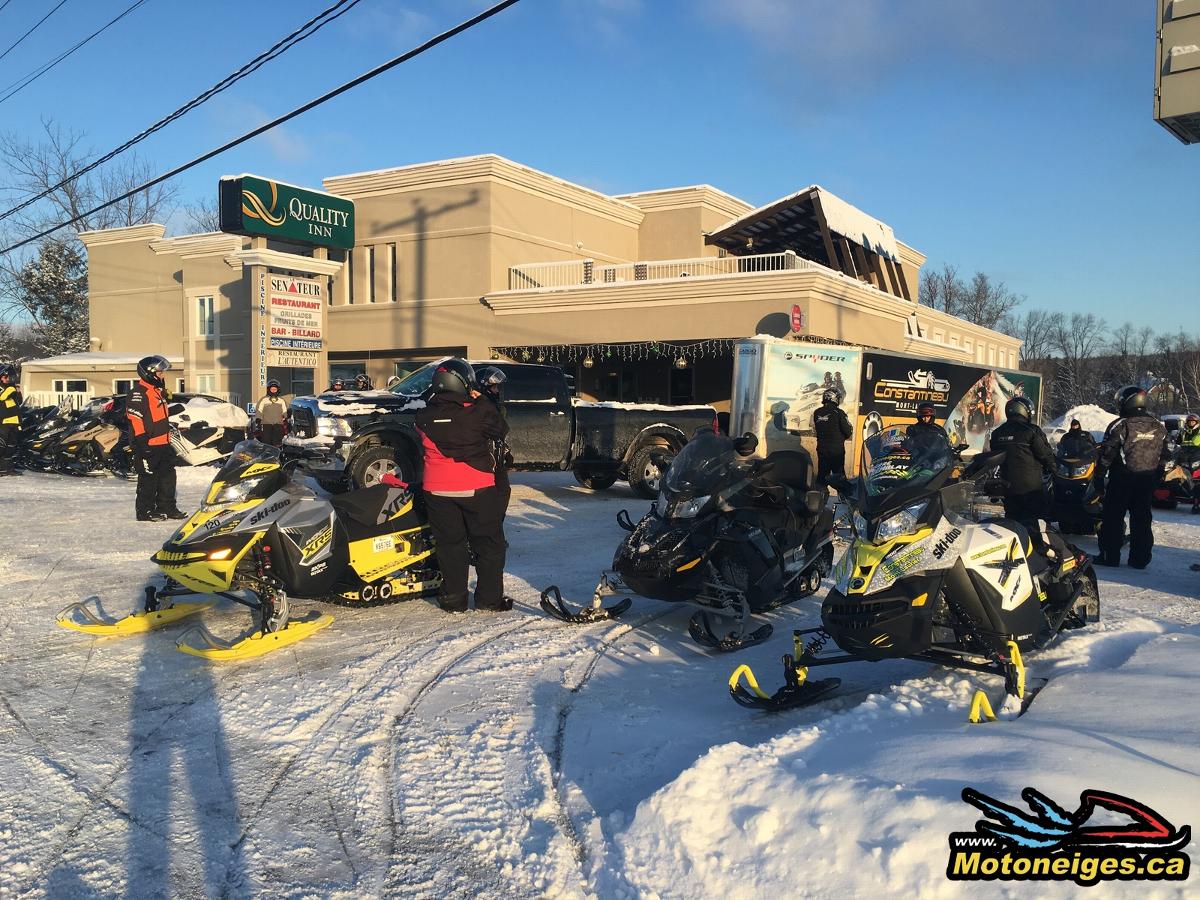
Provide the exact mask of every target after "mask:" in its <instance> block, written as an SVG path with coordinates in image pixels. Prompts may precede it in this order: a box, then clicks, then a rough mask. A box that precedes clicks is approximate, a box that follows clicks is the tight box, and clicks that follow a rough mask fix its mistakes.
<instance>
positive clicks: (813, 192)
mask: <svg viewBox="0 0 1200 900" xmlns="http://www.w3.org/2000/svg"><path fill="white" fill-rule="evenodd" d="M704 242H705V243H706V244H709V245H712V246H716V247H720V248H722V249H724V250H725V251H727V252H728V253H729V254H730V255H733V256H741V255H744V254H749V253H782V252H784V251H786V250H791V251H793V252H794V253H796V254H797V255H798V256H800V257H803V258H804V259H810V260H812V261H813V262H817V263H820V264H821V265H823V266H827V267H829V268H830V269H834V270H835V271H839V272H841V273H843V274H845V275H848V276H849V277H851V278H856V279H858V280H859V281H862V282H864V283H866V284H870V285H873V286H874V287H876V288H878V289H879V290H881V291H884V292H885V293H888V294H892V295H894V296H896V297H900V298H902V299H904V300H908V301H910V302H911V301H912V300H913V297H912V296H911V292H910V291H909V287H908V279H907V277H906V275H907V274H908V273H906V272H905V271H904V266H903V263H902V262H901V261H900V255H899V252H898V251H897V249H896V246H897V245H896V239H895V236H894V235H893V234H892V230H891V228H889V227H888V226H887V225H885V224H884V223H883V222H880V221H879V220H877V219H873V218H871V217H870V216H868V215H867V214H866V213H864V212H862V211H861V210H858V209H856V208H855V207H853V206H851V205H850V204H849V203H846V201H844V200H842V199H840V198H839V197H837V196H835V195H833V194H831V193H829V192H828V191H826V190H824V189H822V188H820V187H818V186H817V185H813V186H811V187H808V188H805V189H804V190H802V191H798V192H797V193H795V194H791V195H790V196H787V197H784V198H783V199H782V200H776V201H775V202H773V203H769V204H767V205H766V206H762V207H759V208H758V209H756V210H753V211H751V212H749V213H747V214H746V215H744V216H741V217H740V218H737V219H734V220H733V221H731V222H728V223H727V224H725V225H723V226H721V228H719V229H718V230H716V231H714V232H712V233H711V234H707V235H705V238H704Z"/></svg>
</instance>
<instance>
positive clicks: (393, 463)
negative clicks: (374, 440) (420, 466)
mask: <svg viewBox="0 0 1200 900" xmlns="http://www.w3.org/2000/svg"><path fill="white" fill-rule="evenodd" d="M389 472H390V473H391V474H393V475H395V476H396V477H397V478H399V479H400V480H401V481H407V482H409V483H410V484H411V483H412V481H413V479H414V478H415V477H416V467H415V466H414V465H413V463H412V461H411V460H409V459H408V458H407V457H405V455H404V451H403V450H401V449H399V448H397V447H391V446H389V445H387V444H371V445H369V446H367V447H364V448H363V449H362V450H359V451H358V452H357V453H356V454H354V458H353V459H352V460H351V461H350V485H351V487H352V488H364V487H371V486H372V485H375V484H379V480H380V479H381V478H383V476H384V475H386V474H388V473H389Z"/></svg>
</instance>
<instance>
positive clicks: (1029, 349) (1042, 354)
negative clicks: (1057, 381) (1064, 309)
mask: <svg viewBox="0 0 1200 900" xmlns="http://www.w3.org/2000/svg"><path fill="white" fill-rule="evenodd" d="M1061 318H1062V313H1052V312H1047V311H1046V310H1044V309H1031V310H1028V311H1026V312H1025V313H1023V314H1021V315H1014V314H1011V313H1010V314H1009V315H1007V316H1005V318H1004V320H1003V321H1001V322H1000V323H999V326H998V327H999V328H1000V330H1001V331H1003V332H1004V333H1005V334H1010V335H1012V336H1013V337H1015V338H1017V339H1018V340H1020V341H1021V362H1022V363H1023V364H1024V363H1025V362H1035V361H1037V360H1043V359H1046V358H1048V357H1049V356H1050V354H1051V353H1052V352H1053V349H1054V330H1055V328H1056V327H1057V323H1058V320H1059V319H1061Z"/></svg>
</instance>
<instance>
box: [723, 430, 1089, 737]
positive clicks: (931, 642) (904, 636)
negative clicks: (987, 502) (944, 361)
mask: <svg viewBox="0 0 1200 900" xmlns="http://www.w3.org/2000/svg"><path fill="white" fill-rule="evenodd" d="M997 455H998V454H992V455H990V456H989V457H986V458H981V459H978V460H977V461H976V462H974V463H973V464H972V465H971V466H970V467H968V469H967V471H966V473H965V474H964V480H962V481H954V480H953V478H952V471H953V468H954V462H955V460H954V455H953V450H952V448H951V447H950V445H949V444H948V443H947V442H946V441H945V439H944V438H942V437H940V436H938V435H933V434H924V435H914V436H912V437H908V436H906V435H905V434H904V432H903V431H902V430H901V429H899V428H890V429H886V430H884V431H882V432H880V433H879V434H877V435H874V436H873V437H871V438H870V439H869V440H868V441H867V442H866V443H865V444H864V447H863V459H862V468H861V472H862V474H861V475H860V476H859V479H858V482H857V484H856V485H854V484H851V483H850V482H849V481H848V480H843V483H842V484H840V485H835V486H837V487H838V491H839V493H842V492H843V491H842V489H843V488H845V489H846V491H847V492H848V493H850V494H851V495H852V501H851V504H852V507H853V510H854V516H853V520H854V531H855V537H854V540H853V542H852V543H851V545H850V547H849V548H848V549H847V551H846V553H845V555H843V556H842V558H841V559H840V560H839V562H838V564H837V565H836V566H835V567H834V572H833V577H834V588H833V589H832V590H831V591H830V592H829V594H828V595H827V596H826V598H825V601H824V602H823V604H822V606H821V623H822V627H821V628H807V629H800V630H797V631H795V632H794V633H793V642H794V653H793V654H792V655H788V656H785V657H784V679H785V683H784V686H783V687H782V688H780V689H779V690H778V691H777V692H776V693H775V694H773V695H767V694H766V693H765V692H764V691H762V690H761V689H760V688H759V687H758V684H757V682H756V680H755V678H754V674H753V672H751V671H750V669H749V667H748V666H740V667H739V668H738V669H737V670H736V671H735V672H734V673H733V675H732V676H731V677H730V679H729V690H730V693H731V694H732V696H733V699H734V700H735V701H737V702H738V703H740V704H741V705H743V706H747V707H751V708H754V709H765V710H780V709H788V708H791V707H795V706H803V705H805V704H807V703H811V702H813V701H815V700H817V699H819V698H820V697H822V696H824V695H825V694H827V693H828V692H829V691H831V690H833V689H834V688H836V687H837V686H838V684H839V680H838V679H824V680H821V681H810V680H808V678H807V676H808V671H809V669H810V668H812V667H814V666H826V665H832V664H836V663H843V662H854V661H858V660H869V661H878V660H882V659H897V658H905V659H916V660H921V661H925V662H934V663H938V664H940V665H944V666H949V667H953V668H960V669H968V670H972V671H977V672H990V673H998V674H1001V675H1003V676H1004V679H1005V690H1006V692H1007V694H1008V695H1009V696H1010V697H1011V698H1013V699H1012V700H1011V701H1009V706H1010V707H1012V706H1014V705H1015V706H1016V707H1017V710H1018V714H1020V713H1021V712H1024V709H1025V708H1026V707H1027V705H1028V703H1029V701H1030V700H1031V699H1032V697H1033V695H1034V694H1035V693H1036V692H1037V690H1040V688H1041V685H1042V684H1043V683H1044V682H1040V683H1037V684H1033V683H1029V682H1027V680H1026V677H1025V667H1024V662H1023V660H1022V658H1021V654H1022V653H1023V652H1026V651H1029V650H1036V649H1041V648H1043V647H1045V646H1047V645H1048V644H1050V643H1051V642H1052V641H1053V640H1055V639H1056V638H1057V637H1058V635H1059V634H1060V632H1062V631H1063V630H1065V629H1068V628H1079V627H1083V626H1084V625H1085V624H1086V623H1089V622H1096V621H1099V615H1100V600H1099V593H1098V589H1097V585H1096V576H1095V573H1094V572H1093V571H1092V565H1091V560H1090V557H1089V556H1088V555H1087V554H1086V553H1085V552H1083V551H1082V550H1080V549H1078V548H1076V547H1073V546H1071V545H1070V544H1068V543H1067V542H1066V541H1064V540H1063V539H1062V537H1061V536H1060V535H1059V534H1058V533H1057V532H1054V531H1050V530H1048V528H1047V530H1043V531H1041V532H1040V533H1039V534H1030V533H1029V531H1028V530H1027V529H1026V528H1025V526H1023V525H1021V524H1020V523H1018V522H1015V521H1012V520H1008V519H1003V518H999V519H984V520H983V521H975V520H974V518H973V516H972V515H971V509H972V507H973V504H974V491H975V485H974V482H973V481H972V480H971V478H972V476H973V475H974V474H975V473H986V472H988V471H990V469H991V468H992V467H993V466H994V465H995V464H996V461H997V460H996V458H995V457H996V456H997ZM980 477H983V476H982V475H981V476H980ZM830 641H832V642H833V643H834V644H836V645H837V647H838V648H839V649H840V650H841V652H840V653H833V654H826V653H822V652H821V651H822V649H823V648H824V647H825V645H826V644H827V643H829V642H830ZM743 680H744V681H745V685H743V683H742V682H743ZM990 710H991V704H989V703H988V702H987V700H986V696H984V695H983V694H982V692H980V693H979V694H978V695H977V698H976V702H975V704H974V705H973V710H972V719H973V720H978V719H979V718H980V717H981V716H984V715H987V713H989V712H990ZM989 718H994V716H989Z"/></svg>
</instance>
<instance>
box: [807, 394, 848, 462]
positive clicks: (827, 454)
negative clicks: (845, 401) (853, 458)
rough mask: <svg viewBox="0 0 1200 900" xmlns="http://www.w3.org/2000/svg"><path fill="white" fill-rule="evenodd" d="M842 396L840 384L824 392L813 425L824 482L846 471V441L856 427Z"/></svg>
mask: <svg viewBox="0 0 1200 900" xmlns="http://www.w3.org/2000/svg"><path fill="white" fill-rule="evenodd" d="M840 400H841V398H840V397H839V396H838V392H837V389H836V388H833V387H830V388H826V390H825V392H824V393H823V394H821V405H820V406H818V407H817V408H816V409H815V410H814V411H813V414H812V428H813V431H814V432H816V435H817V480H818V481H819V482H820V483H821V484H824V483H825V481H826V479H827V478H829V476H830V475H842V476H844V475H845V474H846V441H848V440H850V437H851V436H852V435H853V434H854V429H853V428H852V427H851V425H850V419H849V418H847V416H846V413H845V412H844V411H843V410H842V408H841V407H840V406H838V402H839V401H840Z"/></svg>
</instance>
